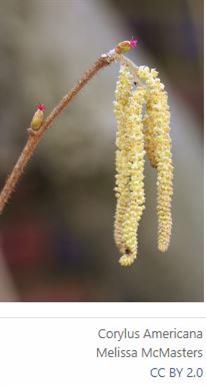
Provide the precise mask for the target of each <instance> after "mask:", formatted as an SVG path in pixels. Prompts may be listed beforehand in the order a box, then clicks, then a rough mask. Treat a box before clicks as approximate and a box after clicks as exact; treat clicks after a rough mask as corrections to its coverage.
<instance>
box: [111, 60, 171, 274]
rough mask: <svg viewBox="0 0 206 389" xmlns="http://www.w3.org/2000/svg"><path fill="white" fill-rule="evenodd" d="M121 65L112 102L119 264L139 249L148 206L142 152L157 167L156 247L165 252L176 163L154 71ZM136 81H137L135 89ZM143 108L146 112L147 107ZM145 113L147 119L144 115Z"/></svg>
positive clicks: (164, 99)
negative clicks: (115, 138) (142, 220)
mask: <svg viewBox="0 0 206 389" xmlns="http://www.w3.org/2000/svg"><path fill="white" fill-rule="evenodd" d="M132 74H133V77H134V79H133V77H132V76H131V74H130V72H129V67H127V66H126V65H123V66H122V67H121V70H120V77H119V81H118V83H117V88H116V102H115V103H114V107H115V115H116V119H117V127H118V132H117V141H116V145H117V152H116V171H117V174H116V187H115V191H116V198H117V208H116V214H115V241H116V244H117V246H118V248H119V250H120V252H121V254H122V256H121V258H120V261H119V262H120V264H121V265H122V266H129V265H131V264H132V263H133V262H134V260H135V258H136V257H137V252H138V226H139V222H140V219H141V216H142V213H143V210H144V208H145V206H144V202H145V194H144V155H145V153H146V154H147V156H148V158H149V160H150V163H151V165H152V166H153V167H154V168H156V169H157V215H158V248H159V250H160V251H166V250H167V248H168V246H169V243H170V237H171V228H172V216H171V201H172V195H173V165H172V153H171V139H170V135H169V132H170V112H169V106H168V101H167V100H168V96H167V92H166V91H165V90H164V85H163V84H162V83H161V81H160V79H159V78H158V73H157V71H156V70H155V69H149V68H148V67H147V66H139V67H136V68H135V73H134V72H133V73H132ZM132 79H133V80H134V81H136V80H137V81H138V82H137V83H136V82H135V83H134V85H136V84H138V86H137V89H136V90H134V91H133V90H132ZM145 104H146V107H145V112H144V106H145ZM143 113H144V117H143Z"/></svg>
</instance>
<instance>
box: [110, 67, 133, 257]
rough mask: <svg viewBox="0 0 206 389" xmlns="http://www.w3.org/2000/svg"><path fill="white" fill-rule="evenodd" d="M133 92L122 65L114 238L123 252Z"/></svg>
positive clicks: (116, 108)
mask: <svg viewBox="0 0 206 389" xmlns="http://www.w3.org/2000/svg"><path fill="white" fill-rule="evenodd" d="M131 93H132V76H131V74H130V72H129V70H128V68H127V67H126V66H124V65H123V66H121V68H120V72H119V80H118V82H117V86H116V91H115V102H114V113H115V116H116V120H117V137H116V146H117V151H116V176H115V178H116V186H115V192H116V198H117V207H116V214H115V225H114V239H115V243H116V245H117V247H118V248H119V250H120V252H121V253H124V252H125V249H126V248H125V243H124V242H123V240H122V226H123V222H124V220H125V217H126V210H127V206H128V195H129V188H128V182H129V177H128V173H127V147H126V139H127V118H128V107H129V102H130V97H131Z"/></svg>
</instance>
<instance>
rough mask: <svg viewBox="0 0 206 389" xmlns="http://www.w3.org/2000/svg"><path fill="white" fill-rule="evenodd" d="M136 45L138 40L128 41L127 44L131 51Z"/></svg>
mask: <svg viewBox="0 0 206 389" xmlns="http://www.w3.org/2000/svg"><path fill="white" fill-rule="evenodd" d="M137 43H138V40H137V39H133V38H132V39H131V40H130V41H129V44H130V47H131V48H132V49H134V48H135V47H136V46H137Z"/></svg>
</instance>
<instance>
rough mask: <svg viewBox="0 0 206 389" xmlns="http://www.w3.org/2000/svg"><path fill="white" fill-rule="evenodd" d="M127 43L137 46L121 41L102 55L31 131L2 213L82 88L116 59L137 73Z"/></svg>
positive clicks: (1, 197)
mask: <svg viewBox="0 0 206 389" xmlns="http://www.w3.org/2000/svg"><path fill="white" fill-rule="evenodd" d="M125 43H126V46H127V48H128V47H129V46H130V48H131V47H135V46H133V45H132V44H131V41H125V42H120V43H119V45H117V46H116V47H115V49H113V50H110V51H109V52H108V53H106V54H103V55H101V56H100V57H99V58H98V59H97V61H96V62H95V63H94V65H93V66H92V67H91V68H90V69H89V70H87V71H86V72H85V73H84V75H83V76H82V78H81V79H80V81H79V82H77V84H76V85H75V86H74V88H73V89H72V90H71V91H69V92H68V93H67V94H66V95H65V96H64V97H63V98H62V99H61V100H60V102H59V103H58V104H57V106H56V107H55V108H54V109H53V111H52V112H51V113H50V114H49V115H48V116H47V118H46V119H45V120H44V122H43V124H42V126H41V128H40V129H39V131H37V132H34V131H29V137H28V139H27V142H26V145H25V146H24V148H23V150H22V153H21V155H20V157H19V159H18V160H17V162H16V165H15V166H14V168H13V170H12V172H11V174H10V175H9V177H8V179H7V181H6V183H5V185H4V187H3V189H2V191H1V194H0V214H1V213H2V211H3V209H4V207H5V205H6V203H7V202H8V200H9V198H10V196H11V194H12V192H13V191H14V189H15V187H16V185H17V183H18V181H19V179H20V178H21V176H22V174H23V171H24V168H25V167H26V165H27V163H28V161H29V160H30V158H31V156H32V154H33V152H34V151H35V149H36V147H37V145H38V143H39V142H40V140H41V138H42V137H43V135H44V133H45V132H46V131H47V130H48V128H49V127H50V126H51V125H52V124H53V123H54V121H55V119H56V118H57V117H58V116H59V115H60V114H61V112H62V111H63V110H64V108H66V107H67V106H68V105H69V103H70V101H71V100H72V99H73V98H74V97H75V96H76V95H77V94H78V93H79V92H80V90H81V89H82V88H83V87H84V86H85V85H86V84H87V83H88V81H90V80H91V79H92V78H93V77H94V76H95V75H96V74H97V73H98V72H99V70H101V69H103V68H105V67H107V66H108V65H110V64H111V63H112V62H114V61H115V60H119V61H120V62H121V63H125V64H127V65H128V66H129V67H130V68H132V70H133V73H136V72H135V70H136V66H135V65H134V64H133V63H132V62H131V61H130V60H128V59H127V58H126V57H124V56H122V55H121V50H122V47H123V46H124V47H125Z"/></svg>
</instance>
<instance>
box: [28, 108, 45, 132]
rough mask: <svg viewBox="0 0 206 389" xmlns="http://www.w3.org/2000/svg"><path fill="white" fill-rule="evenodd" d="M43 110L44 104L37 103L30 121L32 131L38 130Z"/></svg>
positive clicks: (42, 117)
mask: <svg viewBox="0 0 206 389" xmlns="http://www.w3.org/2000/svg"><path fill="white" fill-rule="evenodd" d="M44 111H45V106H44V104H39V105H38V106H37V111H36V112H35V114H34V116H33V118H32V121H31V129H32V130H33V131H38V130H39V129H40V128H41V126H42V123H43V119H44Z"/></svg>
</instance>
